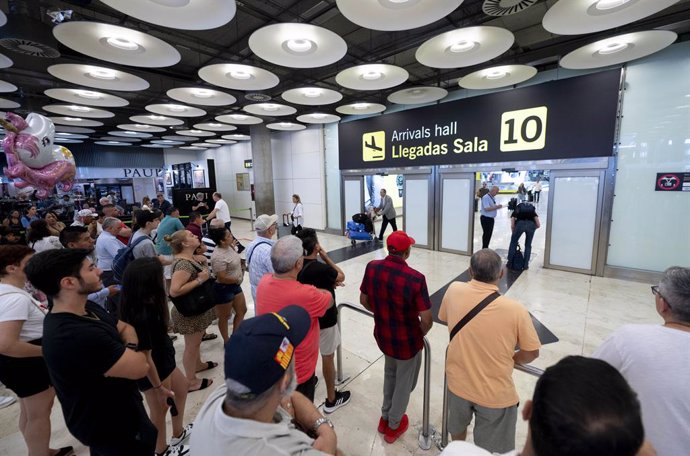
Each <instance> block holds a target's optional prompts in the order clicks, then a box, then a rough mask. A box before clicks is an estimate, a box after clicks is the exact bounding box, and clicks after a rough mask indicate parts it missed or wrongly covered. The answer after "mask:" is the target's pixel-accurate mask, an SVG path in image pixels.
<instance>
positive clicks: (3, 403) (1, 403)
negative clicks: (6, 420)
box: [0, 396, 17, 409]
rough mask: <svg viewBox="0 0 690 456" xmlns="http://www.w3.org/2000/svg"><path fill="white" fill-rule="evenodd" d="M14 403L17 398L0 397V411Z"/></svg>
mask: <svg viewBox="0 0 690 456" xmlns="http://www.w3.org/2000/svg"><path fill="white" fill-rule="evenodd" d="M15 402H17V398H16V397H14V396H0V409H3V408H5V407H9V406H10V405H12V404H14V403H15Z"/></svg>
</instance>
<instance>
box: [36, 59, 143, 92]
mask: <svg viewBox="0 0 690 456" xmlns="http://www.w3.org/2000/svg"><path fill="white" fill-rule="evenodd" d="M48 73H50V74H51V75H53V76H55V77H56V78H58V79H62V80H63V81H67V82H71V83H72V84H78V85H83V86H86V87H94V88H96V89H104V90H119V91H127V92H135V91H139V90H146V89H148V88H149V83H148V82H147V81H146V80H144V79H142V78H140V77H139V76H134V75H133V74H130V73H125V72H124V71H119V70H113V69H111V68H106V67H101V66H95V65H82V64H76V63H60V64H57V65H51V66H49V67H48Z"/></svg>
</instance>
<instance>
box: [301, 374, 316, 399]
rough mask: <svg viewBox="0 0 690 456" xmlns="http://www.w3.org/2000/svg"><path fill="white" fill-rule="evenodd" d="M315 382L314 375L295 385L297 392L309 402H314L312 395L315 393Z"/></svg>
mask: <svg viewBox="0 0 690 456" xmlns="http://www.w3.org/2000/svg"><path fill="white" fill-rule="evenodd" d="M317 381H318V380H317V378H316V374H312V376H311V378H309V380H307V381H306V382H304V383H300V384H299V385H297V391H299V392H300V393H302V394H304V395H305V396H306V397H307V398H308V399H309V400H310V401H312V402H314V393H315V392H316V382H317Z"/></svg>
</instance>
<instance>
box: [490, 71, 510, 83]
mask: <svg viewBox="0 0 690 456" xmlns="http://www.w3.org/2000/svg"><path fill="white" fill-rule="evenodd" d="M507 74H508V73H506V72H505V71H503V70H492V71H489V72H488V73H486V76H485V77H486V79H490V80H492V81H493V80H496V79H501V78H505V77H506V75H507Z"/></svg>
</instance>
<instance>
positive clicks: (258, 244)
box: [247, 241, 271, 267]
mask: <svg viewBox="0 0 690 456" xmlns="http://www.w3.org/2000/svg"><path fill="white" fill-rule="evenodd" d="M261 244H269V245H270V244H271V243H270V242H268V241H261V242H257V243H256V245H255V246H254V248H253V249H252V251H251V252H250V253H249V256H248V257H247V267H249V263H251V261H252V257H253V256H254V252H255V251H256V248H257V247H259V246H260V245H261Z"/></svg>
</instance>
